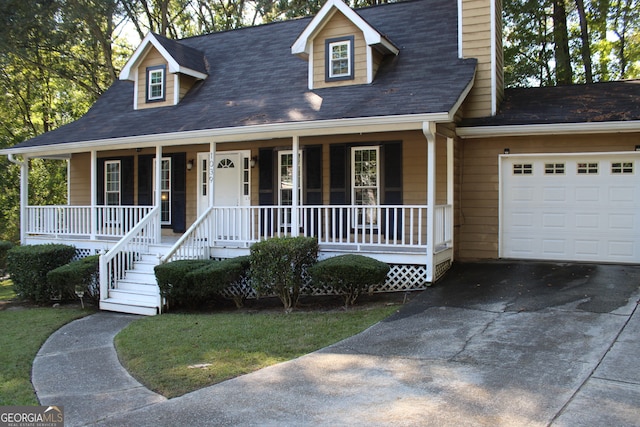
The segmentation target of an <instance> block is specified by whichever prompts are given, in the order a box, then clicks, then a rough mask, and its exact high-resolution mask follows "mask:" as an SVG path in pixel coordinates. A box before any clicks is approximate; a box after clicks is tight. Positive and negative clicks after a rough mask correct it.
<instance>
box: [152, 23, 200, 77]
mask: <svg viewBox="0 0 640 427" xmlns="http://www.w3.org/2000/svg"><path fill="white" fill-rule="evenodd" d="M153 35H154V37H155V38H156V40H158V42H160V44H161V45H162V47H164V48H165V49H166V50H167V52H168V53H169V55H171V57H172V58H173V59H175V60H176V62H177V63H178V64H180V65H181V66H184V67H187V68H190V69H192V70H194V71H199V72H201V73H204V74H208V70H207V66H206V62H205V59H204V52H202V51H200V50H198V49H194V48H192V47H189V46H187V45H186V44H184V43H181V42H180V41H177V40H172V39H168V38H166V37H164V36H161V35H160V34H156V33H154V34H153Z"/></svg>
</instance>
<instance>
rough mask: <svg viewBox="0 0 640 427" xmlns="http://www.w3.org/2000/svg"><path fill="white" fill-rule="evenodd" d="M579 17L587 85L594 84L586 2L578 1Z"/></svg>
mask: <svg viewBox="0 0 640 427" xmlns="http://www.w3.org/2000/svg"><path fill="white" fill-rule="evenodd" d="M576 7H577V8H578V16H579V17H580V39H581V40H582V49H581V52H582V62H583V64H584V78H585V81H586V82H587V83H593V72H592V70H591V43H590V42H589V31H588V28H587V14H586V13H585V10H584V0H576Z"/></svg>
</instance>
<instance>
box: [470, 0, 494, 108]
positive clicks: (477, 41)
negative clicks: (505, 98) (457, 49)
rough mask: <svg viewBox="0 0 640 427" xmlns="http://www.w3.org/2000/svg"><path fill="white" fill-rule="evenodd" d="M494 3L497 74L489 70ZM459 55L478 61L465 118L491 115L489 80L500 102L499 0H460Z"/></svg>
mask: <svg viewBox="0 0 640 427" xmlns="http://www.w3.org/2000/svg"><path fill="white" fill-rule="evenodd" d="M492 1H494V2H495V3H496V12H495V14H496V16H495V25H496V28H495V30H496V35H495V37H496V43H495V57H496V70H495V71H496V75H495V76H494V75H493V73H492V69H491V56H492V53H494V52H492V51H491V41H492V40H491V24H492V22H491V2H492ZM462 7H463V11H462V18H463V21H462V22H463V25H462V49H463V50H462V54H463V56H464V57H465V58H477V59H478V68H477V72H476V78H475V84H474V87H473V89H472V90H471V92H470V93H469V95H468V97H467V99H466V101H465V103H464V106H463V109H464V116H465V117H484V116H489V115H491V112H492V111H491V108H492V92H491V87H492V80H494V79H495V83H496V89H497V94H496V95H497V101H498V102H499V101H500V100H501V99H502V85H503V80H504V79H503V72H502V67H503V59H502V57H503V55H502V28H501V27H502V19H501V0H463V3H462Z"/></svg>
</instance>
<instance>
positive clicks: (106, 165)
mask: <svg viewBox="0 0 640 427" xmlns="http://www.w3.org/2000/svg"><path fill="white" fill-rule="evenodd" d="M109 165H118V190H116V191H113V190H112V191H109ZM116 193H117V194H118V203H117V204H115V205H111V204H109V194H116ZM104 204H105V205H106V206H120V205H121V204H122V164H121V162H120V160H106V161H105V162H104Z"/></svg>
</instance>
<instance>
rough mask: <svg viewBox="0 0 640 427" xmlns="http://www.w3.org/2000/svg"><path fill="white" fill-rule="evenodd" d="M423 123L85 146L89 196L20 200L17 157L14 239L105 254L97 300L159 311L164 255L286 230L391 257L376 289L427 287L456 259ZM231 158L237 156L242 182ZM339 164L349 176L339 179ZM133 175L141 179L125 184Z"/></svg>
mask: <svg viewBox="0 0 640 427" xmlns="http://www.w3.org/2000/svg"><path fill="white" fill-rule="evenodd" d="M421 130H422V132H415V131H413V132H411V133H407V132H406V131H404V132H403V133H400V132H395V133H389V134H378V135H374V136H366V135H364V136H362V135H361V136H360V137H353V136H349V137H340V136H333V137H332V138H330V139H328V140H322V141H321V143H320V144H319V143H318V140H319V138H320V137H305V138H303V137H300V136H296V135H294V136H292V137H290V138H279V139H278V140H275V141H276V142H272V141H268V142H265V141H262V142H260V141H258V142H257V143H256V142H251V141H246V142H244V143H236V144H232V143H213V142H209V143H208V144H203V143H199V144H198V145H195V144H194V142H193V141H179V144H178V145H176V144H173V145H171V146H166V145H155V146H154V147H150V146H145V147H140V148H129V151H124V150H120V151H117V150H110V151H108V152H104V151H102V152H100V151H97V150H92V151H90V152H89V153H87V152H86V151H85V152H84V153H79V154H75V155H74V157H73V159H74V160H73V161H74V162H75V163H74V168H75V169H74V170H78V169H83V170H86V172H84V174H83V175H79V178H78V177H77V178H74V179H71V183H70V186H69V187H70V196H71V197H70V201H75V202H77V201H79V200H83V199H82V198H79V197H78V196H77V194H78V193H79V192H80V193H83V194H86V195H85V196H83V197H84V200H87V199H88V201H90V203H88V204H76V203H70V204H69V205H62V206H29V205H28V203H26V201H27V196H26V194H27V191H28V190H27V181H26V179H25V178H24V176H26V175H28V161H24V160H27V158H25V159H23V162H22V174H23V181H22V184H23V203H22V206H21V211H22V212H21V213H22V215H21V233H22V235H21V238H22V241H23V244H38V243H51V242H57V243H66V244H72V245H74V246H75V247H76V248H77V249H78V252H79V255H80V256H86V255H91V254H95V253H99V254H101V262H100V274H101V278H100V282H101V300H102V301H101V308H103V309H108V310H116V311H129V312H140V313H141V314H154V313H153V311H154V310H156V311H158V312H159V311H160V310H161V309H162V306H163V302H162V301H161V298H160V296H159V293H158V291H157V286H156V284H155V277H154V276H153V267H154V266H155V265H157V264H159V263H163V262H169V261H172V260H178V259H195V258H229V257H235V256H240V255H246V254H248V253H249V248H250V247H251V245H252V244H253V243H255V242H258V241H261V240H265V239H269V238H273V237H282V236H309V237H316V238H317V239H318V244H319V249H320V258H326V257H330V256H333V255H338V254H345V253H358V254H362V255H366V256H370V257H373V258H376V259H378V260H380V261H383V262H386V263H388V264H390V265H391V268H392V269H391V272H390V274H389V277H388V281H387V283H386V284H385V285H384V286H383V287H381V288H380V289H377V291H399V290H417V289H424V288H425V287H426V286H428V285H429V284H430V283H433V282H434V281H435V280H437V279H438V278H439V277H440V276H441V275H442V274H443V273H444V272H445V271H446V270H447V269H448V268H449V266H450V265H451V263H452V261H453V254H454V251H453V247H454V206H453V180H454V177H453V150H454V141H453V138H451V137H446V136H445V135H443V134H442V133H440V134H438V135H437V136H436V125H435V123H425V124H424V125H423V128H422V129H421ZM381 135H382V138H383V139H381ZM347 138H349V139H347ZM358 138H359V139H358ZM374 138H375V140H374ZM325 139H326V138H325ZM344 140H346V141H348V143H347V144H345V143H344V142H343V141H344ZM370 140H374V141H378V142H375V143H374V142H371V141H370ZM349 141H351V142H349ZM379 141H382V142H379ZM385 141H390V142H385ZM187 142H188V143H190V144H189V145H187ZM336 142H337V143H336ZM287 143H288V145H283V144H287ZM272 146H273V147H272ZM437 146H439V147H440V148H439V149H437V148H436V147H437ZM203 148H205V149H208V150H207V151H204V150H203ZM150 149H151V150H152V151H150ZM132 152H133V156H131V153H132ZM163 152H164V155H163ZM293 153H299V155H298V156H295V155H293ZM420 153H422V154H420ZM126 156H130V157H132V160H125V159H127V157H126ZM367 156H373V157H367ZM258 157H259V158H258ZM287 162H289V163H287ZM323 162H324V163H323ZM349 162H350V164H348V163H349ZM358 162H360V163H358ZM87 163H88V164H87ZM234 164H237V165H241V167H240V169H239V170H238V172H237V175H236V177H237V179H236V181H233V179H235V178H234V175H233V174H234V173H235V172H233V171H231V170H230V167H232V166H233V165H234ZM82 165H85V166H82ZM167 165H169V166H171V167H174V168H175V169H178V170H180V173H182V174H184V175H183V176H178V175H177V174H176V173H175V172H171V171H170V170H169V169H168V166H167ZM327 165H328V166H327ZM336 165H338V166H339V165H343V166H340V167H341V168H344V169H342V170H341V169H340V167H337V166H336ZM111 166H113V167H111ZM115 166H117V167H115ZM254 168H257V173H256V170H254ZM350 168H351V169H352V170H351V172H349V169H350ZM358 168H359V169H358ZM128 169H130V170H128ZM192 169H193V170H192ZM355 169H358V170H360V172H354V170H355ZM134 171H135V172H134ZM436 171H437V172H438V173H436ZM127 173H128V174H129V175H130V176H134V177H135V180H134V179H133V178H130V179H127V178H126V176H125V175H126V174H127ZM314 173H315V174H316V175H313V174H314ZM349 173H350V174H351V175H350V177H349V176H345V175H348V174H349ZM357 173H360V175H357ZM76 174H77V173H76ZM110 174H111V175H110ZM341 174H342V178H340V179H343V181H339V180H338V179H336V175H338V176H340V175H341ZM398 177H399V178H398ZM416 177H418V182H419V183H417V184H412V183H411V182H410V181H415V180H416ZM421 177H422V178H421ZM420 179H424V181H422V183H420ZM367 180H368V181H367ZM120 181H122V182H123V183H122V184H121V183H120ZM127 181H129V182H130V184H127V185H129V186H133V187H135V189H136V190H135V192H133V191H131V192H130V194H129V195H128V196H127V195H126V194H125V193H126V191H127V190H126V189H125V185H124V182H127ZM302 181H304V183H303V182H302ZM114 182H118V185H119V186H120V187H117V191H116V187H115V186H114V185H113V183H114ZM180 185H182V188H179V186H180ZM349 186H351V190H349V188H348V187H349ZM340 187H343V188H340ZM143 188H144V191H143ZM228 188H238V197H237V198H235V199H229V191H227V190H228ZM295 188H297V189H298V191H293V189H295ZM74 191H75V197H74V195H73V193H74ZM231 193H233V192H231ZM156 195H160V196H159V197H156ZM179 195H180V196H179ZM231 195H232V196H233V194H231ZM178 196H179V197H178ZM125 200H126V201H127V203H123V202H124V201H125ZM114 201H120V203H117V204H116V203H114ZM340 201H342V203H340ZM345 201H346V202H347V203H344V202H345ZM420 201H422V203H420ZM144 202H147V203H144ZM148 202H151V203H148ZM413 202H418V203H413ZM437 202H438V203H437ZM176 206H177V207H178V208H179V209H182V210H183V213H180V212H179V209H178V210H176V209H175V207H176ZM184 212H186V214H185V213H184ZM190 217H191V218H192V219H189V218H190ZM176 218H177V220H176ZM171 219H173V223H172V224H171V223H170V221H168V220H171ZM179 221H182V224H185V225H183V227H184V228H182V230H180V227H179V226H176V224H177V223H178V222H179ZM141 295H142V296H141ZM142 300H144V301H142ZM116 302H117V303H118V304H115V303H116ZM143 302H144V304H146V305H148V306H149V307H147V308H145V309H144V310H141V311H132V310H129V309H127V308H125V307H123V306H124V305H130V306H131V305H136V304H142V303H143Z"/></svg>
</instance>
